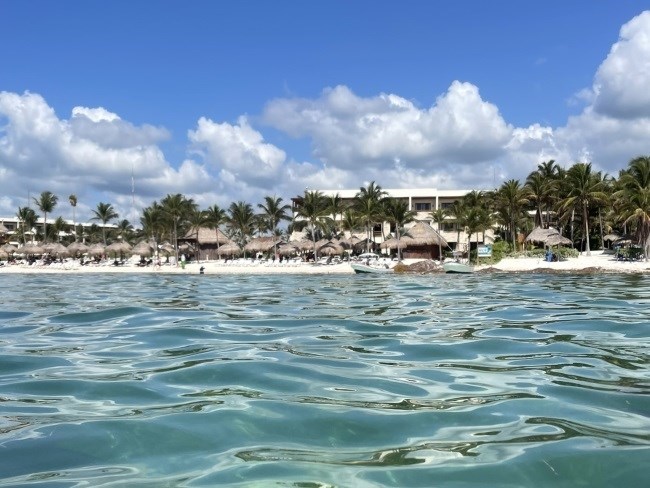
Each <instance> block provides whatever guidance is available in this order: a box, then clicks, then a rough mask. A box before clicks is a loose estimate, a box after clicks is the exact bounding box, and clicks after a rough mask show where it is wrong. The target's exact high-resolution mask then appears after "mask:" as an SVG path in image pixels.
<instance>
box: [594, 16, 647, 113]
mask: <svg viewBox="0 0 650 488" xmlns="http://www.w3.org/2000/svg"><path fill="white" fill-rule="evenodd" d="M649 86H650V11H646V12H643V13H642V14H640V15H638V16H637V17H635V18H634V19H632V20H631V21H630V22H628V23H627V24H625V25H624V26H623V27H622V28H621V32H620V36H619V40H618V42H616V43H615V44H614V45H613V46H612V49H611V50H610V52H609V55H608V56H607V59H605V61H604V62H603V63H602V64H601V65H600V67H599V68H598V72H597V73H596V79H595V83H594V87H593V90H594V93H595V101H594V110H595V111H596V112H597V113H599V114H602V115H606V116H610V117H614V118H639V117H650V89H648V87H649Z"/></svg>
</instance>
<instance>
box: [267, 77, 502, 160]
mask: <svg viewBox="0 0 650 488" xmlns="http://www.w3.org/2000/svg"><path fill="white" fill-rule="evenodd" d="M264 120H265V122H266V123H267V124H269V125H271V126H273V127H274V128H276V129H279V130H282V131H285V132H286V133H287V134H290V135H292V136H294V137H305V136H306V137H309V138H310V139H311V140H312V142H313V147H314V154H315V156H316V157H318V158H319V159H320V160H321V161H323V162H325V163H327V164H328V165H329V166H335V167H338V168H341V169H346V168H351V167H354V166H355V165H359V164H363V165H364V167H366V168H368V167H384V166H385V165H386V164H391V162H392V161H395V160H397V159H399V160H401V161H404V162H405V163H406V164H408V165H409V166H410V167H413V168H428V167H432V166H434V165H441V164H442V165H446V164H449V163H463V164H472V163H476V162H479V161H484V160H487V159H491V158H493V157H495V156H497V155H498V154H500V153H501V152H502V151H503V146H504V144H506V143H507V141H508V138H509V136H510V133H511V128H510V127H509V126H508V125H507V124H506V123H505V121H504V120H503V118H502V117H501V115H500V114H499V111H498V109H497V108H496V107H495V106H494V105H492V104H490V103H489V102H486V101H484V100H482V99H481V96H480V94H479V91H478V88H477V87H476V86H474V85H472V84H470V83H461V82H458V81H456V82H454V83H452V85H451V86H450V87H449V89H448V91H447V93H445V94H444V95H442V96H441V97H439V98H438V99H437V100H436V104H435V105H434V106H432V107H430V108H428V109H420V108H418V107H417V106H415V104H414V103H412V102H411V101H409V100H406V99H404V98H402V97H400V96H398V95H395V94H380V95H378V96H376V97H373V98H362V97H359V96H357V95H355V94H354V93H353V92H352V91H351V90H350V89H349V88H348V87H345V86H337V87H335V88H333V89H327V90H325V91H324V92H323V93H322V95H321V97H320V98H318V99H316V100H308V99H301V98H292V99H277V100H273V101H271V102H270V103H269V104H268V105H267V106H266V108H265V110H264Z"/></svg>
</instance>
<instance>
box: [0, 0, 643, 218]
mask: <svg viewBox="0 0 650 488" xmlns="http://www.w3.org/2000/svg"><path fill="white" fill-rule="evenodd" d="M643 7H644V2H637V1H625V0H623V1H620V0H619V1H615V0H611V1H569V2H567V1H547V2H536V3H533V2H521V1H517V2H515V1H499V2H485V1H466V2H453V3H452V2H444V3H443V2H430V1H426V2H425V1H413V2H387V1H311V2H298V1H292V2H289V1H272V2H271V1H237V2H216V1H195V2H170V1H156V2H153V1H111V2H99V1H65V2H51V1H30V0H21V1H18V0H2V1H0V17H1V18H2V19H3V22H2V24H3V27H2V29H1V30H0V43H1V45H2V46H4V49H3V56H2V60H1V61H0V63H1V65H0V92H1V95H0V183H1V186H2V188H3V192H2V194H0V215H7V216H9V215H14V214H15V212H16V210H17V207H18V206H19V205H25V203H26V194H27V192H28V191H29V192H30V193H31V194H36V193H39V192H41V191H43V190H50V191H54V192H55V193H57V194H58V195H59V196H60V198H61V200H62V202H66V201H67V195H69V194H70V193H75V194H77V195H78V197H79V200H80V207H79V211H80V212H81V215H82V216H83V214H84V212H85V213H86V214H88V213H89V211H90V209H91V208H94V207H95V206H96V204H97V202H99V201H104V202H111V203H113V204H114V205H115V206H116V208H117V209H118V211H119V212H120V214H121V215H122V216H125V217H128V218H131V219H133V220H136V216H137V211H138V209H139V208H141V207H142V206H146V205H149V204H150V203H151V202H152V201H153V200H154V199H159V198H161V197H163V196H164V195H165V194H167V193H176V192H181V193H184V194H186V195H188V196H191V197H193V198H195V199H196V201H197V202H198V203H199V204H200V205H201V206H203V207H207V206H208V205H211V204H213V203H218V204H220V205H222V206H227V205H228V204H229V203H230V202H231V201H234V200H246V201H249V202H251V203H253V204H255V203H257V202H259V201H261V199H262V197H263V196H264V195H269V194H276V195H278V196H282V197H283V198H284V199H288V198H290V197H291V196H293V195H295V194H297V193H301V192H302V191H303V189H304V188H305V187H310V188H327V189H330V188H357V187H359V186H361V185H363V184H365V183H367V182H368V181H370V180H376V181H377V182H378V183H379V184H380V185H382V186H383V187H385V188H397V187H409V186H422V187H439V188H482V189H486V188H491V187H492V186H494V184H495V183H496V184H497V185H498V184H500V182H501V181H503V180H505V179H509V178H523V177H525V175H526V174H528V173H529V172H530V171H531V170H533V169H534V168H536V166H537V164H538V163H539V162H541V161H543V160H548V159H556V160H557V161H558V162H559V163H560V164H562V165H565V166H567V165H570V164H572V163H573V162H575V161H578V160H589V161H592V162H593V163H594V165H595V166H596V167H597V168H598V169H602V170H603V171H606V172H609V173H611V174H616V173H617V171H618V170H619V169H621V168H623V167H624V166H625V165H626V164H627V162H628V161H629V160H630V159H632V158H633V157H636V156H639V155H641V154H648V153H650V148H648V143H647V141H648V140H650V137H649V136H650V101H649V100H648V95H647V94H645V93H644V92H645V91H648V90H647V86H650V85H649V84H648V83H646V82H650V80H649V79H648V78H650V75H649V74H648V73H649V72H650V69H649V67H650V47H646V46H645V44H648V43H647V38H648V37H647V36H650V12H646V13H645V14H644V13H643V12H644V11H643ZM625 26H629V27H627V29H625ZM644 36H645V38H644ZM644 39H645V41H644ZM615 46H619V47H616V48H615ZM621 67H624V68H625V69H621ZM644 87H645V89H644ZM610 142H611V143H610ZM132 171H133V173H134V175H135V177H136V198H137V203H136V205H135V206H134V205H133V204H132V199H131V184H130V175H131V172H132ZM60 207H61V208H60V212H61V214H63V215H64V216H66V217H67V215H66V212H68V209H64V208H63V207H64V205H61V204H60ZM55 213H57V212H56V211H55Z"/></svg>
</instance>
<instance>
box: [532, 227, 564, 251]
mask: <svg viewBox="0 0 650 488" xmlns="http://www.w3.org/2000/svg"><path fill="white" fill-rule="evenodd" d="M525 240H526V242H541V243H543V244H546V245H547V246H557V245H559V244H563V245H570V244H572V243H571V241H570V240H569V239H567V238H566V237H563V236H561V235H560V233H559V232H558V230H557V229H554V228H553V227H549V228H548V229H542V228H541V227H535V228H534V229H533V231H532V232H531V233H530V234H528V235H527V236H526V239H525Z"/></svg>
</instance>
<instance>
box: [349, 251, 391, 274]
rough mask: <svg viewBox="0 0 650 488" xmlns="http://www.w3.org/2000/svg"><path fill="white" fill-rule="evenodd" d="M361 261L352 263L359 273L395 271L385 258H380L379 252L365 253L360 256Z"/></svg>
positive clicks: (355, 270)
mask: <svg viewBox="0 0 650 488" xmlns="http://www.w3.org/2000/svg"><path fill="white" fill-rule="evenodd" d="M359 258H360V259H361V260H360V261H357V262H354V263H350V266H351V267H352V269H353V270H354V272H355V273H357V274H365V273H373V274H386V273H394V270H393V268H392V267H390V266H389V265H388V263H387V262H386V261H385V260H384V259H380V256H379V255H378V254H374V253H363V254H361V255H360V256H359Z"/></svg>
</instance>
